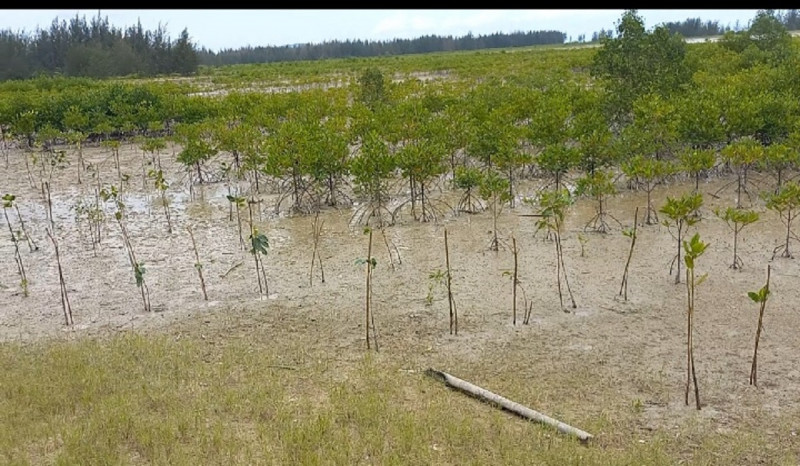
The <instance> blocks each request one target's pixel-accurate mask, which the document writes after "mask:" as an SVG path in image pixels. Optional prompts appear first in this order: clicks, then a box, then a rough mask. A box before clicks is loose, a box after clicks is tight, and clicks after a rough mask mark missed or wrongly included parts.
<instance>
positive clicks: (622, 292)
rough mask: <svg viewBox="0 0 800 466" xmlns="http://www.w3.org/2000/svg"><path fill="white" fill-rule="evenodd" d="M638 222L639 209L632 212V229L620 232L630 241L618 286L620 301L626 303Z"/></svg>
mask: <svg viewBox="0 0 800 466" xmlns="http://www.w3.org/2000/svg"><path fill="white" fill-rule="evenodd" d="M638 221H639V208H638V207H637V208H636V210H635V211H634V212H633V227H632V228H626V229H624V230H622V234H623V235H625V236H627V237H628V238H630V239H631V247H630V249H629V250H628V260H626V261H625V271H624V272H623V273H622V284H621V285H620V286H619V295H618V296H622V299H624V300H625V301H628V269H629V268H630V266H631V258H632V257H633V248H634V246H636V235H637V233H636V224H637V223H638Z"/></svg>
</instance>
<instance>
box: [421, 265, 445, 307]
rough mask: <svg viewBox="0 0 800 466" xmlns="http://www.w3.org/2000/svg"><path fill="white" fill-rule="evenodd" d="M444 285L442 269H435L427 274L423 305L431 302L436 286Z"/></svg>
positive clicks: (428, 304)
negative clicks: (426, 292) (426, 290)
mask: <svg viewBox="0 0 800 466" xmlns="http://www.w3.org/2000/svg"><path fill="white" fill-rule="evenodd" d="M440 286H445V274H444V271H443V270H442V269H436V270H434V271H433V272H431V273H430V274H428V294H427V295H425V305H426V306H430V305H431V304H433V294H434V291H435V290H436V288H439V287H440Z"/></svg>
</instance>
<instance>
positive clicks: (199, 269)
mask: <svg viewBox="0 0 800 466" xmlns="http://www.w3.org/2000/svg"><path fill="white" fill-rule="evenodd" d="M186 230H188V231H189V237H190V238H191V239H192V249H194V259H195V263H194V268H195V269H196V270H197V275H198V277H200V289H202V290H203V299H204V300H206V301H208V293H206V280H205V278H203V264H202V263H201V262H200V254H199V253H198V252H197V242H196V241H195V240H194V233H192V227H191V226H190V225H187V226H186Z"/></svg>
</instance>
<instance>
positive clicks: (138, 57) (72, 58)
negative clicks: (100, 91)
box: [0, 15, 199, 80]
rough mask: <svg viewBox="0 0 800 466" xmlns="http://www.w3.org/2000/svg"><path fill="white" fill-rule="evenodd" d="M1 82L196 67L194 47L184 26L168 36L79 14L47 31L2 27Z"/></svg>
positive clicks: (143, 73) (187, 70) (181, 70)
mask: <svg viewBox="0 0 800 466" xmlns="http://www.w3.org/2000/svg"><path fill="white" fill-rule="evenodd" d="M0 63H2V66H0V80H9V79H26V78H30V77H34V76H37V75H40V74H45V75H49V74H63V75H66V76H82V77H91V78H106V77H111V76H128V75H140V76H155V75H160V74H172V73H179V74H182V75H188V74H191V73H194V72H195V71H196V70H197V66H198V64H199V61H198V57H197V50H196V49H195V46H194V45H193V44H192V43H191V41H190V40H189V33H188V31H187V30H186V29H184V30H183V31H182V32H181V34H180V36H179V37H178V39H176V40H174V41H173V40H172V39H170V37H169V35H167V33H166V29H165V28H164V27H162V26H159V27H158V28H157V29H156V30H154V31H150V30H144V29H143V28H142V24H141V22H139V23H137V24H136V25H135V26H129V27H128V28H126V29H124V30H123V29H118V28H115V27H112V26H111V25H110V24H109V22H108V18H107V17H106V18H101V17H100V16H99V15H98V16H97V17H94V18H92V19H91V20H89V21H87V20H86V17H83V18H79V17H78V16H77V15H76V16H75V17H74V18H72V19H71V20H69V21H66V20H62V21H61V22H59V21H58V19H57V18H56V19H55V20H53V22H52V24H51V25H50V27H49V28H48V29H37V30H36V32H34V33H32V34H30V33H26V32H24V31H21V32H13V31H11V30H9V29H5V30H2V31H0Z"/></svg>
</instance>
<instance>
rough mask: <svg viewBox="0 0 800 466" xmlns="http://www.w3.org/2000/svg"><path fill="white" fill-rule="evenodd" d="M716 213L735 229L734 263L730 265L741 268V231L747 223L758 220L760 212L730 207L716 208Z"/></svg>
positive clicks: (742, 265) (735, 268)
mask: <svg viewBox="0 0 800 466" xmlns="http://www.w3.org/2000/svg"><path fill="white" fill-rule="evenodd" d="M714 215H716V216H717V217H719V218H721V219H722V220H724V221H725V223H726V224H727V225H728V228H730V229H731V231H733V263H732V264H731V266H730V267H731V268H732V269H734V270H737V269H739V270H741V268H742V267H744V261H742V258H741V257H739V253H738V246H739V233H740V232H741V231H742V229H743V228H744V227H746V226H747V225H750V224H751V223H755V222H757V221H758V212H756V211H754V210H742V209H735V208H733V207H728V208H727V209H725V210H721V209H719V208H717V209H714Z"/></svg>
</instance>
